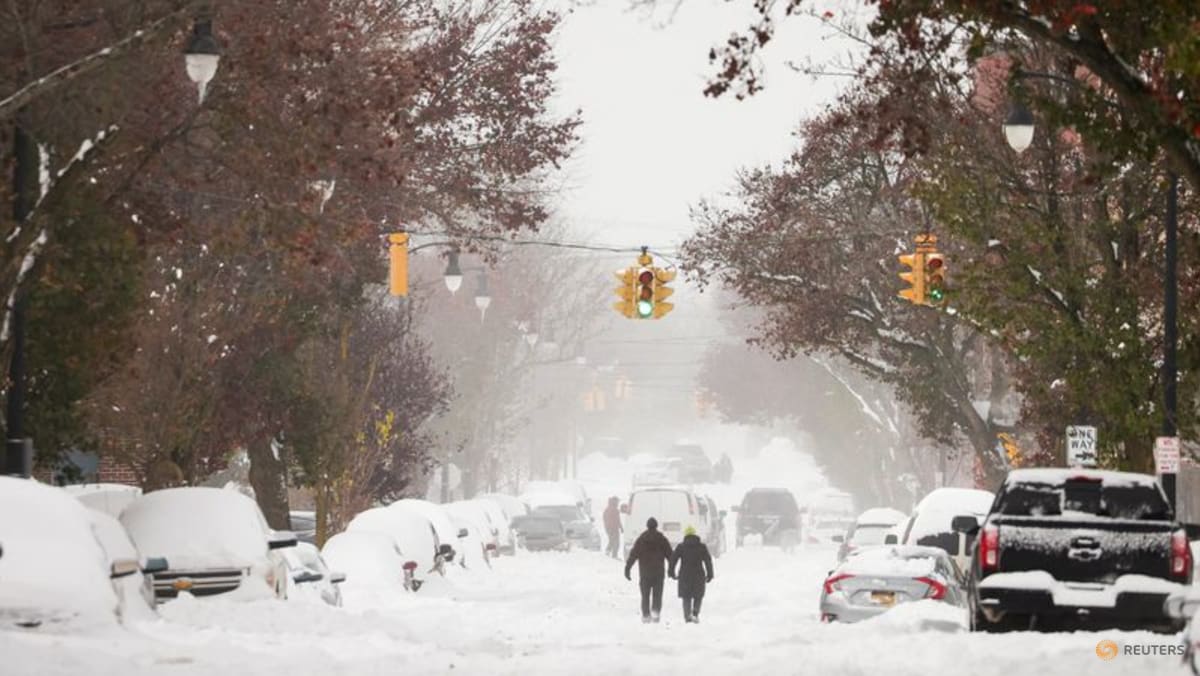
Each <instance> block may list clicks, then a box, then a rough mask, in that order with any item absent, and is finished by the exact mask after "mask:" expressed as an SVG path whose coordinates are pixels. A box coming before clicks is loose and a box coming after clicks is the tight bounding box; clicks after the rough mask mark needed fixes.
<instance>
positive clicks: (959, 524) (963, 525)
mask: <svg viewBox="0 0 1200 676" xmlns="http://www.w3.org/2000/svg"><path fill="white" fill-rule="evenodd" d="M950 530H952V531H954V532H955V533H965V534H966V535H974V534H975V533H977V532H979V519H977V518H976V517H975V516H974V515H972V514H961V515H959V516H956V517H954V518H953V519H952V520H951V521H950Z"/></svg>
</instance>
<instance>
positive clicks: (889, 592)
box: [820, 545, 967, 622]
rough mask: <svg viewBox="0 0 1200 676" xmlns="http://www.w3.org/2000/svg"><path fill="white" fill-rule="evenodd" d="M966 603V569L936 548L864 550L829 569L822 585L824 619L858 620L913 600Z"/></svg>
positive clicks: (828, 620)
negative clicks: (960, 568)
mask: <svg viewBox="0 0 1200 676" xmlns="http://www.w3.org/2000/svg"><path fill="white" fill-rule="evenodd" d="M924 599H929V600H933V601H941V602H943V603H949V604H951V605H954V606H958V607H965V606H966V604H967V600H966V594H965V592H964V591H963V587H962V574H961V572H960V571H959V570H958V567H957V566H955V564H954V561H953V560H952V559H951V558H950V556H949V555H948V554H947V553H946V552H945V550H942V549H938V548H937V547H913V546H907V545H887V546H882V547H872V548H870V549H864V550H862V551H860V552H858V553H856V554H854V555H853V556H850V557H849V558H847V559H846V560H845V561H843V562H842V563H841V564H840V565H838V567H837V568H835V569H834V570H832V571H830V572H829V576H828V577H827V578H825V582H824V583H823V584H822V589H821V601H820V608H821V621H822V622H857V621H860V620H865V619H868V618H871V617H875V616H876V615H879V614H881V613H884V612H886V611H888V610H890V609H891V608H893V607H895V606H897V605H899V604H902V603H911V602H913V601H921V600H924Z"/></svg>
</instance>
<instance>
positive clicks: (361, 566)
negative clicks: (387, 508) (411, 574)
mask: <svg viewBox="0 0 1200 676" xmlns="http://www.w3.org/2000/svg"><path fill="white" fill-rule="evenodd" d="M321 557H322V558H323V559H325V565H327V566H328V567H329V568H330V570H336V571H338V572H341V573H345V574H346V582H348V583H349V584H350V585H351V586H353V587H362V586H371V585H396V584H400V583H401V582H403V580H404V562H405V561H407V560H408V559H407V558H405V557H404V556H403V555H402V554H401V553H400V549H399V547H397V546H396V541H395V540H394V539H393V538H392V537H391V536H389V535H387V534H386V533H380V532H376V531H365V530H364V531H357V530H347V531H343V532H341V533H338V534H337V535H334V536H333V537H331V538H329V541H328V542H326V543H325V546H324V547H323V548H322V549H321Z"/></svg>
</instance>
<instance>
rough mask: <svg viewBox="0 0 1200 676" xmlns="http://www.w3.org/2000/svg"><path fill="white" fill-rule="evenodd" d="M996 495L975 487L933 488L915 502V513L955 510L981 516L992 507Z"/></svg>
mask: <svg viewBox="0 0 1200 676" xmlns="http://www.w3.org/2000/svg"><path fill="white" fill-rule="evenodd" d="M995 499H996V496H995V495H993V494H992V493H990V492H989V491H983V490H979V489H975V488H935V489H934V490H933V491H931V492H930V493H929V495H926V496H925V497H924V498H922V499H921V502H919V503H917V509H916V511H917V513H918V514H920V513H924V512H934V511H937V512H946V511H951V512H956V513H960V514H975V515H977V516H983V515H985V514H987V513H988V510H990V509H991V508H992V501H993V500H995Z"/></svg>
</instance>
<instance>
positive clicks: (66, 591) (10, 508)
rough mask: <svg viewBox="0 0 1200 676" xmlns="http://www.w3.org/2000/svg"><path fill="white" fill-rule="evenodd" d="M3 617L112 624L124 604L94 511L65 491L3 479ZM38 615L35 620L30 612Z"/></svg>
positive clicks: (0, 579)
mask: <svg viewBox="0 0 1200 676" xmlns="http://www.w3.org/2000/svg"><path fill="white" fill-rule="evenodd" d="M0 546H2V547H3V548H4V552H3V555H2V556H0V617H3V618H4V620H5V624H7V621H8V620H9V619H17V620H20V619H22V618H28V619H43V620H46V621H47V622H52V621H68V620H69V621H78V622H87V623H105V622H107V623H111V622H114V621H115V620H116V615H115V611H116V607H117V598H116V595H115V594H114V592H113V587H112V584H111V583H110V581H109V568H108V557H107V556H106V555H105V553H104V550H103V549H102V548H101V546H100V543H99V542H98V541H97V540H96V536H95V534H94V531H93V530H92V519H91V516H90V515H89V513H88V509H87V508H86V507H84V506H83V504H82V503H80V502H79V501H78V500H76V499H75V498H73V497H71V496H70V495H68V494H66V493H64V492H63V491H61V490H59V489H58V488H53V487H50V486H45V485H43V484H39V483H37V482H35V481H31V480H28V479H16V478H11V477H0ZM30 611H34V612H30Z"/></svg>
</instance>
